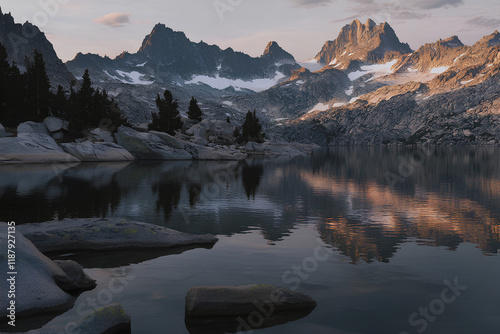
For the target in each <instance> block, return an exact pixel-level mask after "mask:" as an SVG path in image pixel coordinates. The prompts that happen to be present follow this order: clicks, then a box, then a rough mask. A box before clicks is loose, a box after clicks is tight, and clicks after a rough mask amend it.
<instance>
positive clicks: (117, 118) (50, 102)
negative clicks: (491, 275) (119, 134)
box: [0, 44, 126, 134]
mask: <svg viewBox="0 0 500 334" xmlns="http://www.w3.org/2000/svg"><path fill="white" fill-rule="evenodd" d="M33 58H34V60H33V61H30V60H28V59H26V72H25V73H21V71H20V70H19V68H18V67H17V66H16V64H13V65H11V64H10V63H9V61H8V58H7V51H6V49H5V47H4V46H3V45H2V44H0V123H1V124H3V125H4V126H7V127H16V126H17V125H19V124H20V123H23V122H26V121H34V122H42V121H43V120H44V119H45V118H46V117H48V116H55V117H59V118H61V119H64V120H68V121H69V122H70V131H71V132H72V133H74V134H80V133H81V132H82V131H85V130H87V129H90V128H96V127H99V126H100V125H101V124H103V121H104V123H106V124H107V127H108V130H113V129H116V128H117V127H119V126H120V125H121V124H125V123H126V119H125V118H124V117H123V116H122V114H121V111H120V109H119V107H118V105H117V103H116V101H115V100H114V99H113V98H109V95H108V93H107V92H106V90H100V89H94V88H92V82H91V80H90V75H89V72H88V70H86V71H85V74H84V75H83V82H82V84H81V86H80V87H79V89H78V90H75V89H74V84H75V83H74V82H73V83H72V84H71V88H70V92H66V91H65V90H64V88H63V87H62V86H59V87H58V89H57V91H56V92H55V93H54V92H52V91H51V86H50V81H49V77H48V76H47V72H46V69H45V62H44V60H43V56H42V54H41V53H40V52H38V51H36V50H35V52H34V57H33Z"/></svg>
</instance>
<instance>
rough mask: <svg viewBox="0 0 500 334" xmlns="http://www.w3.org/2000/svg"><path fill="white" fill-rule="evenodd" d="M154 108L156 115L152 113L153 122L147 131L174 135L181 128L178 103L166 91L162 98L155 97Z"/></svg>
mask: <svg viewBox="0 0 500 334" xmlns="http://www.w3.org/2000/svg"><path fill="white" fill-rule="evenodd" d="M156 106H157V107H158V113H153V115H152V117H153V122H152V123H151V124H149V127H148V129H149V130H150V131H151V130H154V131H162V132H166V133H168V134H170V135H174V134H175V131H177V130H179V129H180V128H181V127H182V121H181V116H180V114H179V103H178V101H177V100H176V99H174V98H173V96H172V93H171V92H170V91H169V90H168V89H166V90H165V92H164V93H163V98H161V97H160V94H158V95H157V97H156Z"/></svg>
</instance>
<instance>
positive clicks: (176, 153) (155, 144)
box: [116, 126, 193, 160]
mask: <svg viewBox="0 0 500 334" xmlns="http://www.w3.org/2000/svg"><path fill="white" fill-rule="evenodd" d="M165 138H168V137H165ZM169 139H170V138H169ZM116 140H117V143H118V144H119V145H120V146H122V147H124V148H125V149H126V150H128V151H129V152H130V153H132V154H133V155H134V156H135V157H137V158H138V159H141V160H191V159H193V156H192V155H191V154H189V152H187V151H186V150H185V146H184V145H182V144H181V143H179V142H178V141H177V140H176V139H175V138H173V137H172V139H171V140H170V141H165V140H163V139H162V138H160V137H159V136H157V135H155V134H153V133H148V132H139V131H136V130H133V129H130V128H127V127H124V126H121V127H120V128H119V129H118V132H117V133H116Z"/></svg>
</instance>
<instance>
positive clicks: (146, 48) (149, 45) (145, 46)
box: [139, 23, 191, 57]
mask: <svg viewBox="0 0 500 334" xmlns="http://www.w3.org/2000/svg"><path fill="white" fill-rule="evenodd" d="M190 44H191V41H190V40H189V39H188V38H187V37H186V35H185V34H184V33H183V32H180V31H174V30H172V29H171V28H169V27H167V26H166V25H164V24H163V23H158V24H156V25H155V26H154V28H153V30H152V31H151V33H150V34H149V35H147V36H146V37H145V38H144V41H143V42H142V46H141V48H140V49H139V52H141V53H145V54H147V55H148V56H160V57H161V56H162V55H166V53H168V52H172V51H174V52H175V50H176V49H179V48H180V49H182V48H185V47H186V46H188V45H190Z"/></svg>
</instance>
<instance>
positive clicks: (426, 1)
mask: <svg viewBox="0 0 500 334" xmlns="http://www.w3.org/2000/svg"><path fill="white" fill-rule="evenodd" d="M411 2H412V5H413V6H415V7H417V8H420V9H437V8H443V7H458V6H461V5H463V4H464V0H412V1H411Z"/></svg>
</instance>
